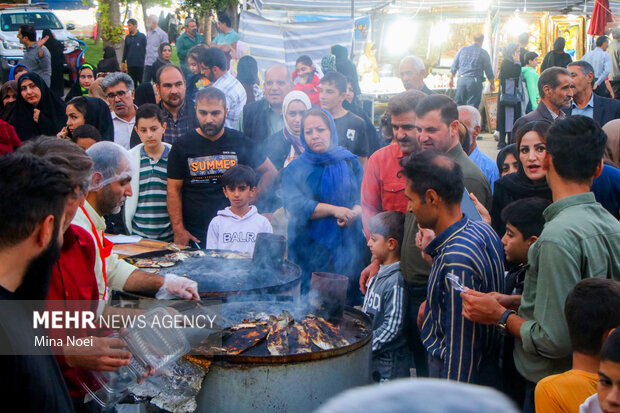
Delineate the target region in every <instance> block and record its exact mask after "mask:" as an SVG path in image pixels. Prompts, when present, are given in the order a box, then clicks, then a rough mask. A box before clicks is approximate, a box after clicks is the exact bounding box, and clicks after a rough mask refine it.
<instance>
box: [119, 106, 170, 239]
mask: <svg viewBox="0 0 620 413" xmlns="http://www.w3.org/2000/svg"><path fill="white" fill-rule="evenodd" d="M134 129H135V131H136V133H137V134H138V136H139V137H140V141H141V142H142V143H141V144H140V145H137V146H136V147H134V148H132V149H131V150H130V151H129V153H130V154H131V156H132V157H133V158H134V159H135V160H136V162H137V163H138V164H139V165H140V168H139V169H138V170H136V171H135V172H134V176H133V177H132V179H131V192H132V193H133V195H132V196H130V197H128V198H127V200H126V201H125V209H124V217H125V226H126V227H127V232H129V233H130V234H133V235H140V236H141V237H144V238H147V239H153V240H157V241H172V239H173V237H174V234H173V232H172V225H171V223H170V217H169V216H168V209H167V206H166V196H167V189H168V176H167V173H168V156H169V155H170V147H171V146H170V144H168V143H165V142H162V139H163V137H164V133H165V132H166V122H165V121H164V115H163V113H162V111H161V109H160V108H159V106H157V105H155V104H154V103H145V104H143V105H142V106H140V107H139V108H138V110H137V111H136V124H135V126H134Z"/></svg>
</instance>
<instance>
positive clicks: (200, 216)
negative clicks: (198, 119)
mask: <svg viewBox="0 0 620 413" xmlns="http://www.w3.org/2000/svg"><path fill="white" fill-rule="evenodd" d="M264 161H265V155H264V154H261V153H260V151H258V150H255V144H254V143H253V142H252V141H251V140H250V139H249V138H248V137H246V136H245V135H243V134H242V133H241V132H238V131H236V130H233V129H228V128H225V129H224V134H223V135H222V136H221V137H220V138H219V139H218V140H216V141H211V140H209V139H207V138H205V137H203V136H202V135H200V134H199V133H198V132H196V130H193V131H191V132H190V133H188V134H187V135H185V136H183V137H181V138H179V139H178V140H177V141H176V142H174V143H173V144H172V149H171V150H170V156H169V157H168V178H170V179H182V180H183V189H182V194H181V200H182V202H183V224H184V226H185V229H187V230H188V231H189V232H190V233H191V234H192V235H193V236H195V237H196V238H198V239H199V240H200V242H201V244H203V245H204V244H205V240H206V237H207V228H208V227H209V223H210V222H211V220H212V219H213V218H214V217H215V216H216V215H217V211H219V210H221V209H224V208H225V207H226V206H228V200H227V199H226V197H225V196H224V193H223V191H222V184H221V182H220V178H221V176H222V174H223V173H224V172H225V171H226V170H227V169H229V168H231V167H233V166H235V165H237V164H241V165H247V166H250V167H252V168H256V167H257V166H260V165H261V164H262V163H263V162H264Z"/></svg>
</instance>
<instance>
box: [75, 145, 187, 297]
mask: <svg viewBox="0 0 620 413" xmlns="http://www.w3.org/2000/svg"><path fill="white" fill-rule="evenodd" d="M86 153H87V154H88V156H90V157H91V159H92V160H93V163H94V166H93V176H92V179H91V183H90V186H89V192H88V195H87V196H86V201H85V202H84V206H82V207H80V208H79V209H78V211H77V213H76V215H75V218H74V219H73V221H72V223H73V224H74V225H78V226H80V227H82V228H84V229H85V230H86V231H87V232H88V233H89V234H90V235H91V236H92V237H93V241H94V242H95V276H96V277H97V285H98V287H99V298H100V299H101V300H104V301H105V300H106V299H108V290H109V289H113V290H123V291H132V292H141V293H150V294H153V293H156V294H155V297H156V298H159V299H171V298H175V297H181V298H184V299H199V296H198V292H197V284H196V282H195V281H192V280H189V279H187V278H183V277H177V276H175V275H172V276H171V274H168V275H166V276H165V277H162V276H160V275H158V274H152V273H148V272H145V271H141V270H139V269H138V268H136V267H134V266H133V265H131V264H129V263H127V262H125V261H123V260H122V259H120V258H119V257H118V255H117V254H115V253H113V252H112V245H113V244H112V243H111V242H110V241H108V240H107V239H106V238H105V236H104V231H105V226H106V225H105V220H104V218H103V216H104V215H109V214H115V213H118V212H120V209H121V206H122V205H123V203H124V202H125V199H126V198H127V197H128V196H131V195H132V191H131V177H132V176H133V170H134V169H135V168H137V167H138V166H137V165H132V158H131V156H130V155H129V152H127V151H126V150H125V149H123V148H122V147H121V146H119V145H116V144H114V143H112V142H98V143H96V144H94V145H93V146H91V147H90V148H88V151H86Z"/></svg>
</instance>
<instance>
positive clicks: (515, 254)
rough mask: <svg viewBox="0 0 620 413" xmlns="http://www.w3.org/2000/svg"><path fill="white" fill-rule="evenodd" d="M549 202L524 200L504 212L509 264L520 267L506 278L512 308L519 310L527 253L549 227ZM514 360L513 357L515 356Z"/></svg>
mask: <svg viewBox="0 0 620 413" xmlns="http://www.w3.org/2000/svg"><path fill="white" fill-rule="evenodd" d="M548 206H549V201H547V200H546V199H542V198H523V199H519V200H517V201H514V202H512V203H510V204H508V205H507V206H506V207H505V208H504V209H503V210H502V220H503V221H504V222H506V233H505V234H504V236H503V237H502V244H503V246H504V253H505V254H506V261H508V262H509V263H512V264H516V267H513V268H512V269H511V270H510V271H509V272H508V274H507V275H506V288H505V290H504V291H505V292H506V294H510V295H511V297H512V298H513V299H514V303H513V305H511V306H510V308H513V307H514V308H517V309H518V308H519V303H520V302H521V293H522V292H523V280H524V278H525V272H526V270H527V268H528V265H527V252H528V251H529V249H530V247H531V246H532V244H533V243H535V242H536V240H537V239H538V237H539V236H540V233H541V232H542V230H543V227H544V225H545V218H544V216H543V211H544V210H545V208H547V207H548ZM511 357H512V356H511Z"/></svg>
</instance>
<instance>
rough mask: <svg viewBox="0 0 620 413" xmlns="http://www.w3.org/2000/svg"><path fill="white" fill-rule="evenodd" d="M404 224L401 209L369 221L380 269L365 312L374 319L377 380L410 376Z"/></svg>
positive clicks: (372, 248) (370, 241) (371, 244)
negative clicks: (402, 268) (402, 251)
mask: <svg viewBox="0 0 620 413" xmlns="http://www.w3.org/2000/svg"><path fill="white" fill-rule="evenodd" d="M404 226H405V215H404V214H403V213H402V212H399V211H386V212H381V213H379V214H377V215H375V216H374V217H372V218H371V219H370V220H369V221H368V231H369V233H370V237H369V239H368V247H369V248H370V252H371V253H372V256H373V258H374V259H376V260H377V261H378V262H379V264H380V268H379V273H378V274H377V275H376V276H375V277H373V278H372V279H371V280H370V283H369V285H368V291H367V292H366V297H365V298H364V306H363V308H362V311H364V312H365V313H366V314H368V315H369V316H370V317H371V318H372V329H373V339H372V377H373V380H374V381H376V382H383V381H387V380H391V379H395V378H398V377H408V376H409V365H410V354H409V349H408V347H407V338H406V334H405V312H406V308H407V290H406V289H405V288H404V280H403V275H402V274H401V272H400V248H401V245H402V242H403V233H404Z"/></svg>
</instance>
